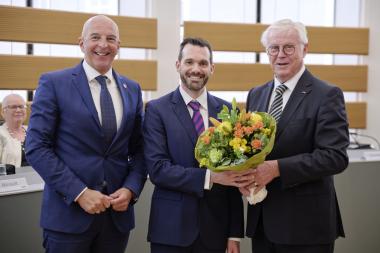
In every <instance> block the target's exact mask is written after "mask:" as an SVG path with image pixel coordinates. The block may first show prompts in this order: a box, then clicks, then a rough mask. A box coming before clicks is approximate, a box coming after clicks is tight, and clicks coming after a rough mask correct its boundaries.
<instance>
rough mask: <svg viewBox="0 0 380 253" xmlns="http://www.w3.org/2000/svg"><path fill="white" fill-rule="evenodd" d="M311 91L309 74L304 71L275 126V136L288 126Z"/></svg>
mask: <svg viewBox="0 0 380 253" xmlns="http://www.w3.org/2000/svg"><path fill="white" fill-rule="evenodd" d="M311 90H312V82H311V74H310V73H309V72H308V71H307V70H305V72H304V73H303V74H302V76H301V78H300V79H299V80H298V83H297V85H296V87H295V89H294V90H293V92H292V94H291V96H290V98H289V101H288V102H287V104H286V106H285V108H284V110H283V112H282V114H281V118H280V121H279V122H278V125H277V136H280V134H281V133H282V131H283V130H284V129H285V127H286V126H287V125H288V124H289V121H290V120H291V118H292V116H293V115H294V113H295V112H296V110H297V108H298V107H299V106H300V105H301V103H302V101H303V100H304V98H305V97H306V96H307V95H308V94H309V93H310V92H311Z"/></svg>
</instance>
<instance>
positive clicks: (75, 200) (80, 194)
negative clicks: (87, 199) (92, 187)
mask: <svg viewBox="0 0 380 253" xmlns="http://www.w3.org/2000/svg"><path fill="white" fill-rule="evenodd" d="M87 189H88V188H87V187H86V188H84V189H83V190H82V191H81V192H80V193H79V194H78V196H77V197H76V198H75V199H74V202H77V200H78V199H79V197H80V196H82V194H83V193H84V191H85V190H87Z"/></svg>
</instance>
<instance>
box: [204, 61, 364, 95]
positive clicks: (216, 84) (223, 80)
mask: <svg viewBox="0 0 380 253" xmlns="http://www.w3.org/2000/svg"><path fill="white" fill-rule="evenodd" d="M307 68H308V69H310V71H311V72H312V73H313V74H314V75H315V76H317V77H318V78H320V79H322V80H325V81H327V82H329V83H331V84H335V85H337V86H339V87H340V88H342V89H343V90H344V91H357V92H365V91H367V72H368V68H367V66H359V65H356V66H351V65H308V66H307ZM271 79H273V74H272V70H271V68H270V66H269V65H268V64H243V63H241V64H239V63H216V64H215V72H214V75H213V76H212V77H211V79H210V81H209V83H208V84H207V87H208V89H209V90H215V91H217V90H219V91H247V90H249V89H251V88H252V87H254V86H257V85H261V84H263V83H265V82H267V81H269V80H271Z"/></svg>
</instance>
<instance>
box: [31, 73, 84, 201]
mask: <svg viewBox="0 0 380 253" xmlns="http://www.w3.org/2000/svg"><path fill="white" fill-rule="evenodd" d="M53 82H54V81H53V79H52V77H51V75H49V74H45V75H42V76H41V78H40V81H39V86H38V88H37V90H36V94H35V98H34V101H33V104H32V114H31V117H30V121H29V127H28V133H27V138H26V158H27V160H28V162H29V164H31V165H32V167H33V168H34V169H35V170H36V171H37V172H38V173H39V174H40V176H41V177H42V178H43V180H44V181H45V184H46V185H47V186H48V187H51V188H52V189H54V190H55V191H56V192H57V193H58V194H59V195H61V196H62V198H63V200H64V201H65V202H66V204H67V205H70V204H71V203H72V202H73V201H74V200H75V198H76V197H77V196H78V194H79V193H80V192H81V191H82V190H83V189H84V188H85V187H86V185H85V184H84V183H83V182H82V181H81V180H80V179H79V178H78V177H77V176H76V175H75V174H74V173H73V172H72V171H71V170H70V168H69V167H68V166H67V165H66V164H65V163H63V162H62V160H61V159H60V158H59V157H58V156H57V155H56V153H55V152H54V143H55V138H56V128H57V127H58V123H59V107H58V103H57V97H56V96H58V95H59V94H56V93H55V90H54V83H53Z"/></svg>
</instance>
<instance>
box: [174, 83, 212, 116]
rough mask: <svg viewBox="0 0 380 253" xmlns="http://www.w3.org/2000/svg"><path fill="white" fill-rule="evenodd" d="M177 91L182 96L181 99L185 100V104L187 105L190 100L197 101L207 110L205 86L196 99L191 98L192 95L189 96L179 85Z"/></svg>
mask: <svg viewBox="0 0 380 253" xmlns="http://www.w3.org/2000/svg"><path fill="white" fill-rule="evenodd" d="M179 92H180V93H181V96H182V98H183V100H184V101H185V104H186V105H188V104H189V103H190V101H194V100H195V101H198V102H199V103H200V104H201V107H202V108H203V109H205V110H206V111H207V108H208V106H207V89H206V87H205V88H204V90H203V92H202V94H201V95H200V96H199V97H197V98H196V99H193V98H192V97H190V95H189V94H187V92H186V91H185V90H184V89H183V88H182V86H181V85H179Z"/></svg>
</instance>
